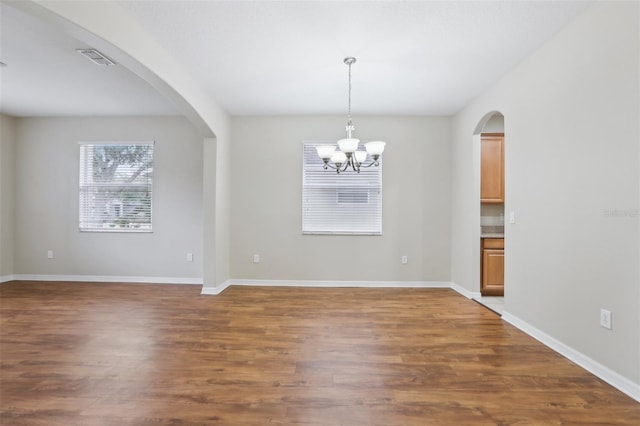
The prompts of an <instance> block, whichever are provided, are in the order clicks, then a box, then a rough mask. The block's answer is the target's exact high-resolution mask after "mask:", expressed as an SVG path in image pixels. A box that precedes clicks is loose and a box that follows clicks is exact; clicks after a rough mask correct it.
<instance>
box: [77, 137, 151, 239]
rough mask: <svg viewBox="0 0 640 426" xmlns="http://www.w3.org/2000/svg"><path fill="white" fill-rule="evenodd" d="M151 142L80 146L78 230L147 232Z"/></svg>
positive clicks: (96, 143)
mask: <svg viewBox="0 0 640 426" xmlns="http://www.w3.org/2000/svg"><path fill="white" fill-rule="evenodd" d="M153 147H154V143H153V142H118V143H110V142H92V143H86V142H80V230H81V231H91V232H151V230H152V226H151V204H152V202H151V201H152V194H153Z"/></svg>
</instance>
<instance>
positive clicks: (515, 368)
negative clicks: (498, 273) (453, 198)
mask: <svg viewBox="0 0 640 426" xmlns="http://www.w3.org/2000/svg"><path fill="white" fill-rule="evenodd" d="M199 292H200V288H199V287H198V286H184V285H182V286H177V285H176V286H173V285H146V284H135V285H134V284H95V283H49V282H12V283H5V284H3V285H2V286H0V423H1V424H3V425H4V424H6V425H35V426H37V425H82V426H93V425H96V426H98V425H100V426H105V425H119V426H121V425H136V426H137V425H157V424H171V425H208V424H222V425H264V424H276V425H425V424H433V425H485V424H486V425H498V424H499V425H510V424H514V425H515V424H522V425H529V424H531V425H538V424H540V425H553V424H589V425H591V424H602V425H618V424H619V425H638V424H640V404H638V403H637V402H635V401H633V400H632V399H631V398H629V397H627V396H626V395H624V394H622V393H621V392H619V391H617V390H615V389H614V388H612V387H611V386H609V385H608V384H606V383H604V382H603V381H601V380H600V379H598V378H596V377H595V376H593V375H591V374H590V373H588V372H586V371H585V370H583V369H581V368H580V367H578V366H576V365H575V364H573V363H572V362H570V361H569V360H567V359H565V358H563V357H562V356H560V355H558V354H556V353H555V352H553V351H552V350H550V349H549V348H547V347H545V346H544V345H542V344H540V343H539V342H537V341H535V340H533V339H532V338H530V337H529V336H527V335H525V334H524V333H522V332H520V331H519V330H517V329H515V328H514V327H512V326H511V325H509V324H507V323H505V322H503V321H501V320H500V318H499V317H498V316H497V315H495V314H494V313H492V312H490V311H489V310H487V309H485V308H483V307H481V306H480V305H478V304H476V303H474V302H472V301H470V300H467V299H466V298H464V297H461V296H460V295H458V294H457V293H455V292H453V291H451V290H448V289H364V288H290V287H288V288H264V287H231V288H229V289H227V290H225V292H224V293H223V294H221V295H219V296H216V297H212V296H202V295H200V294H199Z"/></svg>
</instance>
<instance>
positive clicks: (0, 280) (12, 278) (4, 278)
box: [0, 275, 16, 284]
mask: <svg viewBox="0 0 640 426" xmlns="http://www.w3.org/2000/svg"><path fill="white" fill-rule="evenodd" d="M15 280H16V276H15V275H2V276H0V284H2V283H6V282H8V281H15Z"/></svg>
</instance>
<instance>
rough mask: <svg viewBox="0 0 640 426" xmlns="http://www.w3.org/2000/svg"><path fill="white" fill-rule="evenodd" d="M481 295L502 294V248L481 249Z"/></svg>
mask: <svg viewBox="0 0 640 426" xmlns="http://www.w3.org/2000/svg"><path fill="white" fill-rule="evenodd" d="M481 293H482V295H483V296H502V295H504V250H500V249H484V250H483V251H482V289H481Z"/></svg>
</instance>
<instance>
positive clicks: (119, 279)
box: [13, 274, 203, 285]
mask: <svg viewBox="0 0 640 426" xmlns="http://www.w3.org/2000/svg"><path fill="white" fill-rule="evenodd" d="M13 277H14V278H13V279H14V280H16V281H72V282H78V281H83V282H97V283H150V284H196V285H198V284H199V285H202V283H203V280H202V278H184V277H138V276H133V277H126V276H116V275H27V274H18V275H13Z"/></svg>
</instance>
